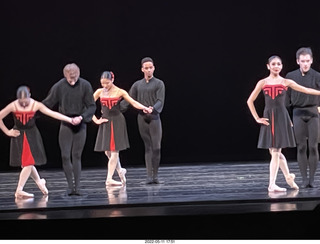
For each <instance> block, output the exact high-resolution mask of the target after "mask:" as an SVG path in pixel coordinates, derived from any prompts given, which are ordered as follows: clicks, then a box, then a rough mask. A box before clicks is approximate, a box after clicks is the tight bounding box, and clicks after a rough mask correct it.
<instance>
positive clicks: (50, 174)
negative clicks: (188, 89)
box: [0, 162, 320, 239]
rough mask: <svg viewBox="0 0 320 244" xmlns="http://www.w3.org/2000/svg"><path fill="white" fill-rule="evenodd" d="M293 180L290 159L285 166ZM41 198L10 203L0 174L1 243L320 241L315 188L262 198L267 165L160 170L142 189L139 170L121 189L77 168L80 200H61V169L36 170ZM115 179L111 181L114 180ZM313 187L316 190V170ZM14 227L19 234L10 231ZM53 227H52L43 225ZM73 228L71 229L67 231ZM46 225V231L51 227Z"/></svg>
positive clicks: (6, 175)
mask: <svg viewBox="0 0 320 244" xmlns="http://www.w3.org/2000/svg"><path fill="white" fill-rule="evenodd" d="M289 168H290V170H291V172H292V173H295V174H296V183H297V184H298V185H299V184H300V183H301V177H300V173H299V169H298V165H297V163H296V162H289ZM38 170H39V174H40V176H41V177H43V178H45V179H46V180H47V188H48V190H49V195H48V196H43V195H42V193H41V192H40V190H39V189H38V188H37V186H36V184H35V183H34V182H33V181H32V180H31V179H29V180H28V182H27V184H26V187H25V191H27V192H29V193H34V194H35V197H34V199H15V197H14V192H15V188H16V185H17V181H18V177H19V171H17V170H12V171H11V170H10V171H6V172H3V171H2V172H0V183H1V184H0V223H2V224H1V226H2V227H1V228H2V238H5V239H6V238H9V239H11V238H15V239H20V238H22V239H24V238H26V236H27V237H28V238H45V239H47V238H50V239H55V238H76V239H78V238H89V239H95V238H98V239H101V238H102V239H109V238H111V239H119V238H120V239H132V238H133V239H135V238H138V239H149V238H152V239H154V238H160V237H161V238H166V239H169V238H172V239H184V238H187V239H189V238H197V239H199V238H200V239H202V238H204V239H206V238H209V239H212V238H213V239H215V238H218V239H220V238H228V239H233V238H236V239H238V238H245V239H251V238H263V239H265V238H272V239H273V238H286V239H287V238H289V239H291V238H299V239H300V238H302V239H309V238H311V239H314V238H316V239H317V238H318V237H319V236H320V234H319V232H320V231H316V228H315V227H316V226H317V224H316V223H313V220H314V221H316V222H317V221H318V220H319V217H320V205H319V204H320V187H319V188H318V187H316V188H306V189H300V190H292V189H289V186H288V185H287V184H286V182H285V179H284V177H283V175H282V173H281V171H279V175H278V179H277V184H278V185H279V186H282V187H286V188H287V189H288V190H287V192H285V193H268V191H267V187H268V171H269V162H223V163H194V164H184V165H161V167H160V170H159V179H160V181H161V184H158V185H146V184H145V177H146V169H145V168H144V167H132V168H130V167H127V171H128V172H127V175H126V176H127V184H126V186H125V187H106V186H105V177H106V171H107V169H106V168H83V169H82V181H81V182H82V195H81V196H67V195H66V180H65V176H64V173H63V171H62V169H46V170H44V169H41V168H40V169H38ZM115 179H118V178H117V176H116V177H115ZM316 184H317V185H319V186H320V177H319V173H318V172H317V175H316ZM17 226H19V231H17V228H18V227H17ZM50 226H54V227H50ZM73 226H80V227H77V228H78V229H77V231H76V232H73V231H70V228H72V227H73ZM52 228H54V230H53V229H52Z"/></svg>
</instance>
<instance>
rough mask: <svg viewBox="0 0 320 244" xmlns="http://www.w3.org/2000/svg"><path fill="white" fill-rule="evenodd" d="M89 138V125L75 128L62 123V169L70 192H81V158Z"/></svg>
mask: <svg viewBox="0 0 320 244" xmlns="http://www.w3.org/2000/svg"><path fill="white" fill-rule="evenodd" d="M86 137H87V125H86V124H85V123H81V124H80V125H77V126H73V125H70V124H67V123H64V122H62V123H61V125H60V131H59V146H60V150H61V158H62V167H63V170H64V173H65V176H66V178H67V182H68V190H69V191H71V192H74V191H79V189H80V177H81V156H82V151H83V148H84V145H85V142H86Z"/></svg>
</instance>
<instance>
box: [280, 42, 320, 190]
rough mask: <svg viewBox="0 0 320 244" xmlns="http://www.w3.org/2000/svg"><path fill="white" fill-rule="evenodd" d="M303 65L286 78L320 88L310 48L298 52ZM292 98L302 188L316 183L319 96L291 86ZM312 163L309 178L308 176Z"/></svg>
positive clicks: (289, 93)
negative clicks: (296, 89) (298, 90)
mask: <svg viewBox="0 0 320 244" xmlns="http://www.w3.org/2000/svg"><path fill="white" fill-rule="evenodd" d="M296 59H297V63H298V65H299V66H300V68H299V69H297V70H294V71H292V72H289V73H288V74H287V75H286V78H289V79H292V80H294V81H296V82H297V83H298V84H300V85H303V86H306V87H309V88H314V89H317V90H320V73H319V72H317V71H315V70H314V69H312V68H311V64H312V61H313V55H312V51H311V49H310V48H305V47H303V48H300V49H299V50H298V51H297V53H296ZM287 94H288V98H289V99H288V101H289V104H290V105H291V107H292V108H293V111H292V114H293V128H294V133H295V138H296V143H297V161H298V164H299V169H300V172H301V176H302V185H301V188H306V187H315V184H314V176H315V173H316V169H317V166H318V161H319V152H318V138H319V112H318V106H319V97H318V96H314V95H308V94H304V93H300V92H297V91H294V90H291V89H289V90H288V93H287ZM308 167H309V178H308Z"/></svg>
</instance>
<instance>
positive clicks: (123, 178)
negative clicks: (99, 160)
mask: <svg viewBox="0 0 320 244" xmlns="http://www.w3.org/2000/svg"><path fill="white" fill-rule="evenodd" d="M105 154H106V156H107V157H108V159H110V157H111V152H110V151H105ZM116 170H117V172H118V175H119V177H120V179H121V183H122V184H124V185H125V184H126V182H127V179H126V173H127V170H126V169H125V168H122V166H121V163H120V157H119V156H118V162H117V166H116Z"/></svg>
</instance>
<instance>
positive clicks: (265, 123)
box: [247, 80, 269, 125]
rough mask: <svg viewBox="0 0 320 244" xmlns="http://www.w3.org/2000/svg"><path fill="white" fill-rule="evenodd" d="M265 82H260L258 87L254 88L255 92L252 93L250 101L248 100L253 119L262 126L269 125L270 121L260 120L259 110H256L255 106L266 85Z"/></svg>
mask: <svg viewBox="0 0 320 244" xmlns="http://www.w3.org/2000/svg"><path fill="white" fill-rule="evenodd" d="M264 83H265V82H264V80H260V81H259V82H258V83H257V85H256V87H255V88H254V90H253V91H252V92H251V94H250V96H249V98H248V100H247V104H248V107H249V109H250V112H251V114H252V116H253V118H254V119H255V120H256V121H257V122H258V123H260V124H264V125H269V123H268V119H267V118H260V117H259V115H258V113H257V110H256V107H255V106H254V101H255V100H256V99H257V97H258V95H259V93H260V92H261V90H262V87H263V85H264Z"/></svg>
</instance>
